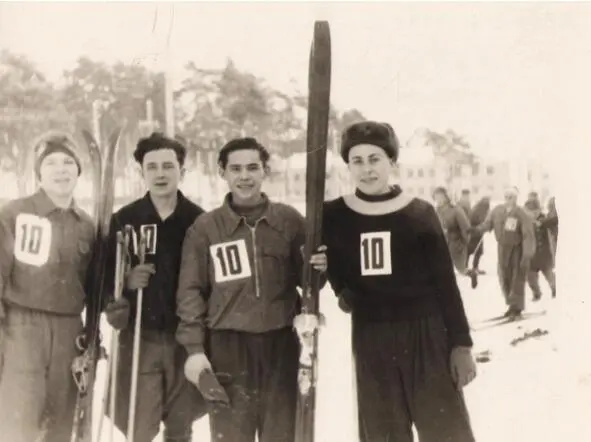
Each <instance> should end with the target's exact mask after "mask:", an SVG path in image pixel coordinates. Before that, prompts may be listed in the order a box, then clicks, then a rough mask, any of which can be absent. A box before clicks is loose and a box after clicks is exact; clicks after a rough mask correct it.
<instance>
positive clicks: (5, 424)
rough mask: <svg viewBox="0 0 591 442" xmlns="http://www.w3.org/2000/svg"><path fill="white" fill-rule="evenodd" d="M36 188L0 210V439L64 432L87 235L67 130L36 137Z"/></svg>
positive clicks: (53, 440)
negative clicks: (39, 142)
mask: <svg viewBox="0 0 591 442" xmlns="http://www.w3.org/2000/svg"><path fill="white" fill-rule="evenodd" d="M42 147H43V150H42V151H41V152H40V154H39V156H38V158H37V159H36V164H35V172H36V175H37V178H38V180H39V184H40V188H39V190H38V191H37V192H35V193H34V194H33V195H31V196H28V197H25V198H21V199H17V200H14V201H12V202H10V203H8V204H7V205H6V206H4V207H3V208H2V209H1V210H0V346H1V348H0V354H1V356H2V357H3V363H4V366H3V368H2V369H1V372H0V429H1V430H2V440H6V441H11V442H32V441H35V440H38V439H37V438H39V437H40V436H41V434H40V432H42V431H45V437H44V439H43V440H44V441H47V442H63V441H67V440H69V439H70V433H71V431H72V424H73V419H74V408H75V404H76V393H77V388H76V385H75V383H74V379H73V377H72V372H71V364H72V361H73V360H74V358H75V357H76V356H78V349H77V348H76V338H77V337H78V336H79V335H80V334H81V333H82V318H81V313H82V311H83V309H84V306H85V303H86V301H87V300H86V294H85V284H86V280H87V271H88V270H89V264H90V262H91V255H92V249H93V242H94V227H93V222H92V219H91V218H90V217H89V215H87V214H86V213H85V212H84V211H82V210H81V209H80V208H79V207H78V206H77V205H76V203H75V202H74V198H73V194H74V189H75V187H76V184H77V183H78V177H79V176H80V173H81V165H80V161H79V159H78V157H77V156H76V153H75V150H76V147H75V146H74V144H73V143H72V142H71V141H70V140H69V139H68V138H67V137H58V136H53V137H51V138H49V139H48V140H45V141H43V145H42Z"/></svg>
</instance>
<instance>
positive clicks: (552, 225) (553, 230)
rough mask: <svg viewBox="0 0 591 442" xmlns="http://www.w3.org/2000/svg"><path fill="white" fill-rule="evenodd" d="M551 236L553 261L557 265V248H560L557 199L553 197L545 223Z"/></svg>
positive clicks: (550, 200)
mask: <svg viewBox="0 0 591 442" xmlns="http://www.w3.org/2000/svg"><path fill="white" fill-rule="evenodd" d="M545 225H546V227H548V234H549V235H550V247H551V249H552V260H553V261H554V264H555V265H556V247H557V246H558V213H557V212H556V199H555V198H554V197H551V198H550V199H549V200H548V214H547V215H546V221H545Z"/></svg>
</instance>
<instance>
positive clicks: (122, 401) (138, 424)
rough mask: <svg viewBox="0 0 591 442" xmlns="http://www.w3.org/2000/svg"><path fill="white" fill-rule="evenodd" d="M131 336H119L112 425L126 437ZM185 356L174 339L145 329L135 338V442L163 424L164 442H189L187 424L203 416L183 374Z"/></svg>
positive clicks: (149, 437) (148, 440) (199, 398)
mask: <svg viewBox="0 0 591 442" xmlns="http://www.w3.org/2000/svg"><path fill="white" fill-rule="evenodd" d="M133 335H134V334H133V331H132V330H123V331H121V334H120V336H119V365H118V367H117V376H118V378H117V394H116V400H115V403H116V405H115V406H116V410H115V423H116V425H117V427H118V428H119V429H120V430H121V431H122V432H123V433H124V434H127V420H128V416H129V399H130V397H129V394H130V390H131V374H132V357H133ZM186 360H187V352H186V350H185V349H184V347H182V346H181V345H180V344H178V343H177V342H176V341H175V338H174V334H172V333H166V332H159V331H152V330H145V331H143V332H142V334H141V338H140V357H139V376H138V385H137V400H136V412H135V439H134V440H135V441H136V442H152V440H153V439H154V438H155V437H156V436H157V435H158V433H159V432H160V422H164V440H165V442H188V441H190V440H191V434H192V433H191V430H192V426H193V422H194V421H195V420H197V419H198V418H200V417H202V416H204V415H205V414H206V408H205V401H204V399H203V397H202V396H201V394H200V393H199V392H198V390H197V389H196V388H195V386H194V385H193V384H191V383H190V382H189V381H188V380H187V379H186V378H185V374H184V364H185V361H186Z"/></svg>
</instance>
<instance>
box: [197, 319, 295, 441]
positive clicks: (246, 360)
mask: <svg viewBox="0 0 591 442" xmlns="http://www.w3.org/2000/svg"><path fill="white" fill-rule="evenodd" d="M208 352H209V356H210V361H211V364H212V366H213V369H214V371H215V373H216V376H217V377H218V379H219V381H220V383H221V384H222V386H223V387H224V388H225V390H226V392H227V393H228V396H229V398H230V403H231V405H230V407H224V406H218V405H213V406H212V408H211V410H210V413H209V421H210V428H211V435H212V436H211V440H212V442H228V441H232V442H254V441H255V436H258V441H259V442H293V440H294V429H295V426H294V420H295V412H296V400H297V372H298V359H299V342H298V338H297V335H296V334H295V332H294V331H293V329H292V328H291V327H289V328H284V329H280V330H275V331H269V332H266V333H259V334H255V333H245V332H238V331H231V330H211V331H210V336H209V348H208Z"/></svg>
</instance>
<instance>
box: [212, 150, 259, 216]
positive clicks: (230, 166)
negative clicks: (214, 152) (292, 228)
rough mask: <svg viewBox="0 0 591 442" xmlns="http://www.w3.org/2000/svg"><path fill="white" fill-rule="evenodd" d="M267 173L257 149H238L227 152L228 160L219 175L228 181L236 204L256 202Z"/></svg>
mask: <svg viewBox="0 0 591 442" xmlns="http://www.w3.org/2000/svg"><path fill="white" fill-rule="evenodd" d="M267 174H268V168H267V167H266V166H265V165H264V164H263V161H262V160H261V155H260V153H259V151H257V150H255V149H240V150H235V151H233V152H230V153H229V154H228V162H227V164H226V167H225V168H224V169H221V170H220V175H221V176H222V178H223V179H224V180H225V181H226V183H228V187H229V188H230V192H232V200H233V201H234V202H235V203H236V204H241V205H249V204H256V203H257V202H258V201H259V200H260V198H261V187H262V185H263V181H264V179H265V177H266V176H267Z"/></svg>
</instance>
